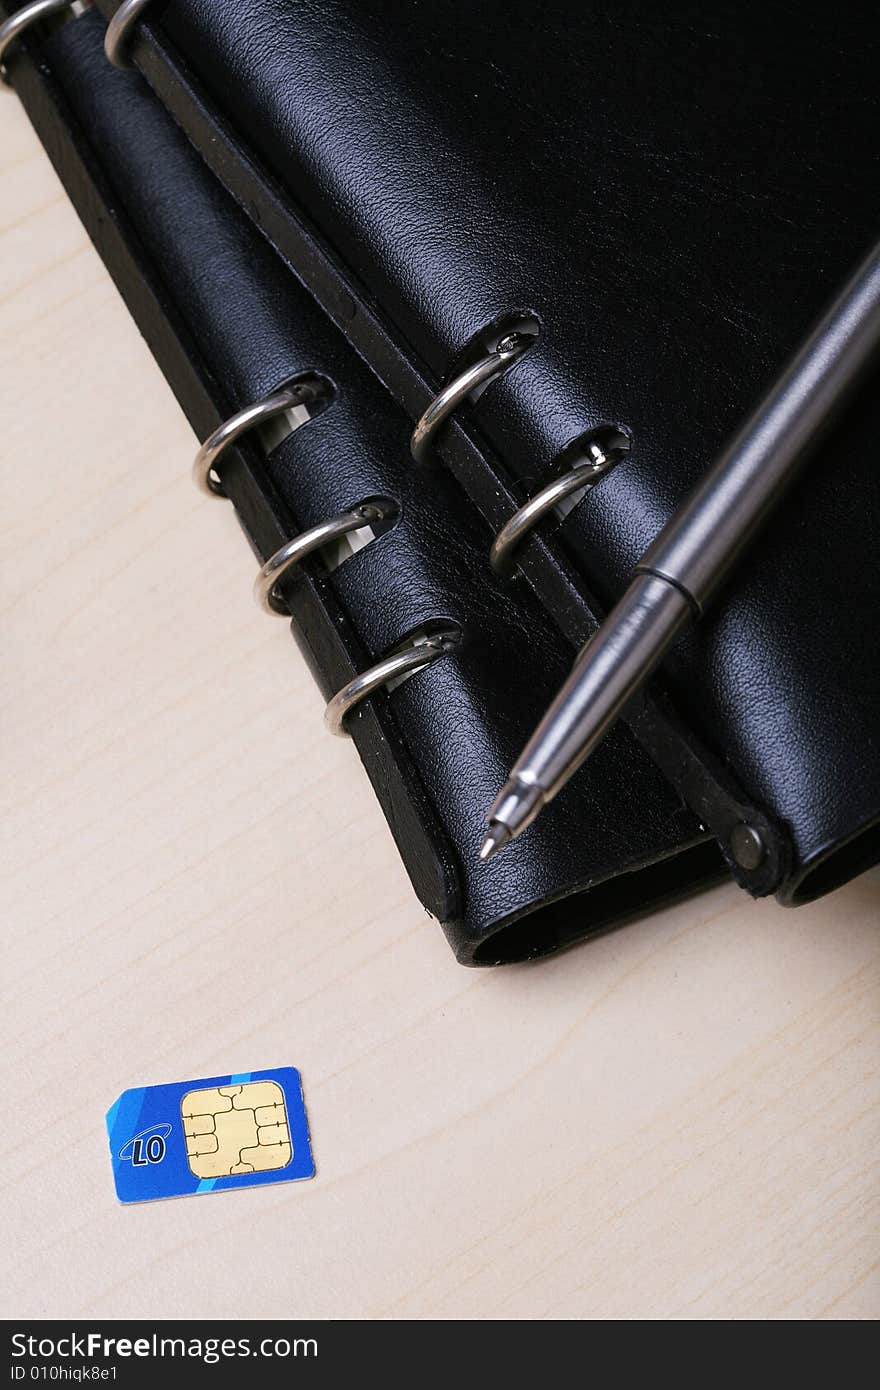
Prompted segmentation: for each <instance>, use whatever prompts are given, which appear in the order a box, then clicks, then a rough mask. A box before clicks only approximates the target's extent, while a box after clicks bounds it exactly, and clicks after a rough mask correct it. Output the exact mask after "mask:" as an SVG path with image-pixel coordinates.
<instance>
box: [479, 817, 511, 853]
mask: <svg viewBox="0 0 880 1390" xmlns="http://www.w3.org/2000/svg"><path fill="white" fill-rule="evenodd" d="M509 839H510V831H509V830H508V829H507V826H506V825H499V823H498V821H495V822H494V823H493V822H492V821H490V822H489V833H488V835H487V836H486V838H485V840H484V841H483V843H482V845H481V846H480V858H481V859H483V860H485V859H491V858H492V855H493V854H497V853H498V851H499V850H500V849H503V848H504V846H505V845H506V844H507V842H508V840H509Z"/></svg>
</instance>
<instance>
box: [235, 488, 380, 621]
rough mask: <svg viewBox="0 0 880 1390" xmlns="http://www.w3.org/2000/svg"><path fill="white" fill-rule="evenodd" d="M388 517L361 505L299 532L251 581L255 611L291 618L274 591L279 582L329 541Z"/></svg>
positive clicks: (369, 504) (370, 504)
mask: <svg viewBox="0 0 880 1390" xmlns="http://www.w3.org/2000/svg"><path fill="white" fill-rule="evenodd" d="M387 516H388V512H387V511H385V510H383V508H382V507H380V506H377V505H376V503H374V502H364V503H362V505H361V506H359V507H353V508H352V510H351V511H350V512H340V513H339V515H338V516H331V517H329V518H328V519H327V520H326V521H320V522H319V523H318V525H317V526H312V527H310V528H309V530H308V531H301V532H300V534H299V535H298V536H294V537H293V538H292V540H289V541H287V543H286V544H285V545H282V546H281V548H280V550H276V551H275V554H274V555H273V556H271V558H270V559H268V560H267V561H266V563H265V565H264V566H263V568H262V569H261V570H260V572H259V574H258V575H257V577H256V579H255V580H254V599H255V600H256V603H257V607H258V608H261V609H262V610H263V612H264V613H272V614H275V615H276V616H278V617H281V618H289V617H290V614H289V612H288V611H287V609H286V608H285V606H284V603H283V601H282V600H281V598H279V596H278V593H277V591H276V587H275V586H276V585H277V583H278V581H279V580H280V579H283V578H284V576H285V575H287V574H289V573H290V571H291V570H292V569H296V568H297V566H298V565H300V564H302V562H303V560H304V559H305V558H306V556H307V555H311V554H312V553H313V552H314V551H316V550H320V549H321V548H322V547H323V546H325V545H327V544H328V543H329V542H330V541H335V540H338V539H339V538H340V537H341V536H347V535H349V533H350V532H352V531H360V530H361V528H362V527H364V526H369V525H370V523H371V522H373V521H384V520H385V518H386V517H387Z"/></svg>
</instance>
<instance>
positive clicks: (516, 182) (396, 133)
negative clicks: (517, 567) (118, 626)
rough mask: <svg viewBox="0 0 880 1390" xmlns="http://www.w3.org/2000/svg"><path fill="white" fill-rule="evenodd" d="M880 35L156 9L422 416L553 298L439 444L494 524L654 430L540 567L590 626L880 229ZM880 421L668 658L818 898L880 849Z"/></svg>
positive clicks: (532, 578)
mask: <svg viewBox="0 0 880 1390" xmlns="http://www.w3.org/2000/svg"><path fill="white" fill-rule="evenodd" d="M99 3H100V6H101V8H102V9H103V10H104V11H105V12H106V13H110V12H112V10H114V9H115V8H116V3H115V0H99ZM878 29H880V20H878V12H877V10H876V7H874V6H867V5H856V6H851V7H846V8H844V9H843V10H842V11H841V10H840V9H839V8H838V9H829V7H828V6H826V5H824V4H822V3H820V0H806V3H805V4H804V5H803V6H801V7H800V8H799V10H798V12H797V14H795V13H794V12H793V11H792V10H791V7H790V6H788V5H787V4H785V3H783V0H746V3H744V4H743V3H739V4H733V3H729V2H728V3H721V2H716V3H715V4H713V5H712V6H711V9H707V7H706V6H705V5H704V4H702V3H697V2H696V0H685V3H682V4H680V5H677V6H675V7H674V9H673V10H672V11H670V12H666V11H664V12H663V14H662V15H660V14H659V13H658V12H657V10H656V7H655V6H652V5H651V4H649V3H648V0H623V3H615V4H613V5H612V4H611V3H610V0H598V3H593V4H590V5H583V4H582V3H580V0H556V3H551V4H549V5H547V6H542V7H535V6H534V5H532V4H526V3H524V0H486V3H485V4H481V5H480V6H476V7H475V6H473V5H468V4H465V3H464V0H432V3H431V4H430V5H429V4H427V3H424V4H422V3H415V0H171V3H168V2H167V0H156V5H155V12H153V7H151V13H150V16H149V19H148V21H147V22H146V23H145V24H144V25H143V26H142V31H141V32H140V33H139V34H138V36H137V37H136V40H135V43H134V45H133V50H132V52H133V56H134V58H135V60H136V61H137V62H138V63H139V64H140V65H141V66H142V67H143V70H144V71H145V72H146V74H147V76H148V77H149V79H150V81H151V82H152V83H153V85H154V86H155V88H156V90H157V91H159V92H160V93H161V95H162V97H163V100H166V101H168V103H169V105H171V106H173V107H174V109H175V115H176V116H177V118H178V119H179V120H180V121H181V122H182V123H183V124H184V125H185V126H186V128H187V129H188V130H189V133H190V135H191V136H192V138H193V139H194V140H195V141H196V142H197V143H199V144H200V147H201V148H202V150H203V153H204V154H205V157H206V158H208V159H209V160H210V162H211V163H212V166H213V167H214V168H215V169H216V170H217V172H218V173H219V174H220V176H221V177H222V178H223V179H224V181H225V182H226V183H227V184H228V186H229V187H231V188H233V189H235V190H236V191H237V192H238V194H239V196H240V197H242V199H243V200H244V193H245V192H246V191H248V192H249V191H251V190H254V189H258V190H259V197H255V199H254V201H253V202H252V203H251V202H248V203H247V206H248V211H249V213H250V215H251V216H252V217H253V218H254V220H255V221H256V223H257V224H258V225H260V226H261V227H262V229H263V230H264V232H266V233H267V234H269V235H270V236H271V237H272V238H273V239H274V240H275V241H276V242H277V244H278V245H279V246H280V247H281V248H282V249H283V251H284V253H285V254H286V255H287V256H288V258H289V259H290V260H291V261H292V262H293V263H294V264H296V265H297V268H298V269H299V270H300V272H301V273H302V274H303V277H304V278H305V279H306V281H307V282H308V283H309V284H310V286H311V287H312V288H313V290H315V292H316V293H319V295H320V297H321V298H322V302H324V303H325V306H326V307H328V309H330V310H331V311H333V310H332V300H333V295H334V294H335V295H336V309H335V311H334V312H335V317H336V318H337V321H342V319H343V318H344V316H345V314H347V315H348V320H349V328H348V329H347V330H346V331H347V333H348V336H349V337H350V338H351V339H352V341H355V342H357V343H358V347H359V350H360V351H361V352H363V353H364V355H365V356H367V358H368V360H370V361H371V364H372V365H373V367H374V369H375V370H376V372H377V374H379V375H380V377H381V378H382V379H383V380H384V381H385V382H386V384H388V385H389V386H390V387H391V389H393V390H394V392H395V394H396V395H397V397H398V399H399V400H401V401H402V402H403V403H404V405H405V406H406V408H407V410H408V411H409V413H410V415H415V414H417V413H418V410H419V409H420V407H421V405H422V404H423V403H424V397H423V396H420V387H419V383H425V385H426V387H427V388H436V386H437V385H438V384H439V383H440V382H441V381H443V380H444V379H445V378H446V377H447V376H448V375H449V373H450V372H451V371H452V370H453V369H454V366H455V364H456V362H457V361H459V360H460V358H461V354H462V353H463V352H464V351H465V349H466V348H467V346H468V344H470V343H471V342H472V341H473V339H474V336H475V335H476V334H478V333H479V332H480V331H481V330H482V329H484V327H485V325H487V324H491V323H494V322H497V321H498V320H499V319H500V318H501V317H503V316H504V315H506V314H508V313H510V312H512V311H522V310H529V311H531V312H533V313H534V314H536V315H537V317H538V318H539V320H540V322H541V325H542V335H541V339H540V342H539V344H538V345H537V346H536V347H534V348H533V349H532V350H531V351H530V352H529V353H528V354H526V356H525V357H523V358H522V359H521V361H520V362H519V363H518V364H517V365H516V366H515V367H514V368H513V369H511V370H510V371H509V372H508V373H507V374H506V375H505V376H504V377H503V378H502V379H501V380H499V381H497V382H496V383H494V384H493V385H492V386H491V387H490V388H489V389H487V390H486V391H485V392H484V393H483V394H482V395H481V396H480V398H479V399H478V400H477V401H476V402H475V403H474V404H473V405H472V406H470V407H469V409H468V410H467V411H466V412H464V413H463V415H462V417H461V421H460V425H459V426H458V427H456V428H453V429H451V430H449V431H448V432H447V434H446V436H445V437H444V439H443V440H442V441H441V443H440V449H439V451H440V453H441V455H442V456H443V457H444V458H445V459H446V460H447V461H448V462H449V463H450V466H451V467H452V468H453V470H454V472H455V475H456V477H457V478H458V479H459V480H460V481H461V482H462V483H463V484H464V485H465V487H466V488H467V490H468V492H469V493H470V495H471V496H472V498H473V499H474V500H475V501H476V503H477V504H478V506H479V507H480V509H481V511H482V512H483V514H484V516H485V517H486V518H487V519H488V521H489V522H490V523H492V524H493V525H497V524H498V523H499V522H500V520H502V519H503V517H504V516H506V515H508V514H509V511H510V510H511V508H512V507H513V506H514V505H515V504H516V502H517V501H518V500H522V499H523V498H524V497H525V496H527V495H528V494H529V493H530V492H531V491H532V490H534V488H535V487H536V486H538V485H539V484H540V481H541V480H542V479H543V478H545V477H546V476H547V474H548V471H549V470H550V469H551V468H552V465H553V461H554V459H556V458H557V456H558V455H559V453H560V451H561V450H562V449H563V448H564V447H565V446H567V445H568V444H569V443H570V442H571V441H572V440H573V439H575V438H576V437H578V436H579V435H581V434H582V433H583V432H584V431H586V430H589V429H591V428H593V427H595V426H597V425H599V424H602V423H606V422H607V423H617V424H619V425H622V426H624V427H625V428H626V429H627V431H628V432H629V434H630V436H631V440H632V447H631V450H630V453H629V454H628V456H627V459H626V461H625V462H624V463H623V464H622V465H621V466H620V467H618V468H617V469H616V470H615V471H614V472H613V473H612V474H611V475H610V476H609V477H608V478H607V479H606V480H604V481H603V483H602V484H601V486H600V487H599V488H598V489H596V490H595V491H594V492H593V493H592V494H591V495H590V496H589V497H588V498H587V499H586V500H585V501H584V502H583V503H582V504H580V505H579V506H578V507H577V508H575V510H574V511H572V512H571V513H570V514H569V515H568V517H567V518H566V519H565V520H564V522H562V524H561V525H559V526H558V527H557V528H556V530H555V532H554V533H553V534H552V535H545V536H544V537H542V538H539V539H537V540H536V541H535V542H533V543H532V544H531V545H530V546H529V548H528V549H529V554H528V555H527V556H526V557H525V564H524V571H525V573H526V575H527V578H528V579H529V582H530V583H531V584H532V585H533V587H534V588H535V590H536V592H537V593H538V594H539V596H540V598H541V600H542V602H543V603H544V605H545V607H546V608H547V610H548V611H549V612H550V613H551V615H552V616H553V618H554V619H555V621H556V622H557V623H558V625H559V626H560V628H561V629H562V630H563V631H565V632H566V633H567V634H568V635H569V636H570V637H574V638H576V636H577V626H578V621H579V619H578V614H582V613H583V612H585V611H586V610H587V609H588V607H589V603H588V598H589V595H591V594H592V595H595V596H596V597H597V599H598V601H599V603H600V604H603V605H607V604H609V603H610V602H611V601H612V600H613V599H614V598H615V597H616V596H617V595H618V594H619V593H620V591H621V590H622V588H623V586H624V584H625V581H626V578H627V576H628V574H629V572H630V571H631V569H632V567H633V565H634V564H635V562H636V561H637V559H638V557H639V556H640V554H641V553H642V551H643V550H644V549H645V548H646V546H647V545H648V543H649V542H650V540H651V539H652V538H653V536H654V535H655V534H656V532H657V531H658V530H659V528H660V527H661V526H662V525H663V523H664V522H665V521H666V519H667V518H668V517H669V515H670V514H671V512H672V511H673V510H674V508H675V507H676V505H678V503H680V501H681V500H682V499H683V498H684V496H685V495H686V494H687V492H688V490H689V489H690V487H691V486H692V485H693V483H694V482H695V480H696V479H697V478H698V477H699V476H700V475H701V473H702V472H703V471H704V470H705V468H706V467H707V466H708V464H709V463H710V461H711V460H712V458H713V457H714V455H715V454H716V452H717V451H718V450H719V448H720V447H721V446H722V445H723V444H724V442H725V440H726V438H727V437H728V436H729V434H730V433H731V432H732V431H733V430H734V428H735V427H736V426H737V424H738V423H739V421H740V420H741V418H742V417H743V416H744V414H745V413H746V412H747V411H748V409H749V408H750V407H751V405H752V404H754V402H755V401H756V399H757V398H758V397H759V396H760V394H761V393H762V391H763V389H764V388H765V386H766V384H767V383H768V381H769V380H770V378H771V377H772V375H773V374H774V373H775V372H776V371H777V370H778V369H779V368H780V367H781V366H782V364H783V363H784V362H785V360H786V359H787V357H788V356H789V355H790V353H791V352H792V350H793V349H794V348H795V346H796V345H797V343H798V341H799V339H800V338H801V337H802V335H803V334H804V333H805V332H806V330H807V329H808V328H809V327H810V325H811V323H812V321H813V320H814V319H815V317H816V316H817V315H818V313H819V312H820V311H821V309H822V308H823V307H824V305H825V303H826V302H827V300H828V299H829V298H830V296H831V295H832V293H833V292H834V291H835V289H836V288H837V286H838V284H839V283H840V282H841V281H842V280H843V279H844V278H845V276H846V275H847V274H848V273H849V271H850V270H851V269H852V267H853V266H854V264H855V262H856V261H857V260H858V259H859V258H860V257H861V255H862V254H863V253H864V252H865V250H866V249H867V247H868V245H869V244H870V242H871V241H872V240H873V239H874V238H875V237H876V235H877V230H878V225H880V216H878V213H880V193H878V188H880V185H878V178H877V174H878V149H880V138H878V137H880V90H878V85H877V82H876V71H877V59H878V47H880V43H878V38H880V34H878ZM194 83H195V84H197V87H198V92H200V93H202V94H203V95H204V96H205V98H206V100H207V102H208V104H209V105H210V106H211V107H212V108H213V109H214V111H215V112H216V113H217V114H218V116H219V118H220V119H221V121H222V123H223V125H221V127H220V130H221V135H222V134H223V131H224V130H225V138H220V139H218V136H217V129H218V127H216V126H211V124H210V121H209V120H208V118H207V117H206V115H205V111H204V110H203V109H201V110H200V109H199V106H198V102H197V101H194V100H193V98H192V92H193V84H194ZM187 88H188V90H189V95H187V94H186V89H187ZM198 92H197V95H198ZM212 141H213V148H211V144H212ZM221 147H222V148H221ZM254 169H257V171H258V173H260V175H261V177H260V178H255V176H254ZM282 212H285V213H286V214H287V217H286V218H285V216H283V215H282ZM297 224H298V225H299V226H300V228H301V227H302V226H306V227H310V228H312V229H317V233H318V236H319V238H320V241H321V244H322V246H323V247H324V248H325V250H324V260H323V261H321V262H320V264H319V261H320V257H317V258H316V255H315V252H314V248H313V246H312V245H311V244H310V243H309V240H308V237H307V236H304V235H303V234H302V233H301V232H298V231H296V225H297ZM334 276H335V277H336V285H335V289H331V287H330V282H331V281H332V280H333V278H334ZM325 282H326V283H325ZM373 322H376V323H377V324H378V329H377V330H376V331H370V332H367V331H366V330H365V329H364V328H363V325H364V324H367V325H369V324H370V323H373ZM383 334H384V338H383V336H382V335H383ZM878 428H880V396H878V392H877V389H876V380H875V381H873V382H872V383H870V384H869V386H868V387H866V389H865V390H864V391H863V392H862V393H861V395H860V396H859V397H858V398H857V399H856V400H855V401H854V402H853V403H852V405H851V407H850V409H849V410H848V412H847V414H846V416H845V418H844V419H843V420H842V421H841V423H840V424H839V425H838V426H837V427H836V428H835V430H834V432H833V434H831V435H829V436H828V437H827V439H826V440H825V442H824V444H823V446H822V452H821V455H820V456H819V457H818V458H816V459H814V460H813V462H812V463H811V464H810V466H809V467H808V470H807V471H806V473H805V474H804V475H803V476H802V479H801V480H800V481H799V482H798V484H797V485H796V487H795V488H794V489H793V491H792V492H791V493H790V494H789V496H788V497H787V498H786V500H785V502H784V504H783V506H782V508H781V509H780V510H779V512H778V513H777V514H776V516H775V517H774V519H773V521H772V523H771V525H770V526H769V528H768V529H767V530H766V531H765V532H764V533H762V534H761V535H759V536H758V537H757V538H756V540H755V543H754V545H753V547H752V549H751V550H750V552H749V554H748V556H747V559H746V561H745V562H744V564H743V565H742V567H741V568H740V570H739V571H738V573H737V576H736V579H735V581H734V582H733V583H730V584H728V586H727V587H726V589H725V590H724V592H723V593H722V594H721V596H720V597H719V599H718V600H716V603H715V606H714V608H713V610H712V612H711V614H710V616H709V618H708V619H707V620H706V621H705V622H703V623H702V624H701V625H700V626H699V628H698V629H697V630H695V631H694V632H692V633H691V634H690V635H689V636H688V637H687V639H686V640H684V641H683V642H682V643H680V644H679V646H678V647H677V648H676V650H675V652H674V654H673V655H672V656H671V657H670V659H669V660H668V662H667V663H666V667H665V671H664V682H665V691H666V693H667V695H668V698H669V699H671V700H672V702H673V703H674V706H675V708H676V710H677V712H678V715H679V717H680V718H681V719H682V720H683V721H684V722H685V724H686V725H687V727H688V728H689V729H690V730H692V731H693V732H694V734H695V735H696V738H697V740H698V742H700V743H702V744H704V745H705V746H707V747H708V749H709V750H710V753H711V754H712V755H713V756H714V758H715V760H716V762H717V766H718V767H719V769H720V770H721V772H722V774H723V773H724V772H729V773H731V774H732V776H733V779H734V783H735V785H738V786H739V787H740V788H742V790H743V793H744V796H745V797H746V798H747V799H748V800H749V801H750V802H751V803H753V804H754V805H756V806H758V807H763V808H765V810H766V811H767V812H768V813H769V815H770V817H771V818H772V820H773V821H774V822H775V823H776V824H777V826H778V827H779V831H780V834H781V835H782V836H783V837H786V838H787V840H788V844H789V852H790V859H789V863H788V865H787V867H786V870H785V873H784V877H783V880H782V882H781V883H780V884H779V885H778V892H779V896H780V898H781V899H782V900H783V901H786V902H797V901H803V900H806V899H808V898H810V897H813V896H816V895H818V894H819V893H822V892H825V891H827V890H828V889H829V888H832V887H834V886H836V885H837V884H838V883H839V882H842V881H844V880H845V879H846V878H848V877H850V876H851V875H852V874H854V873H856V872H858V871H859V870H860V869H861V868H863V867H865V866H866V865H867V864H870V863H873V862H875V861H876V859H877V857H878V854H880V833H878V817H880V758H878V756H877V727H878V716H880V663H878V662H877V659H876V614H877V611H878V606H880V572H878V567H877V566H876V564H874V563H873V556H874V554H875V552H876V547H877V543H878V540H880V496H878V477H877V469H876V459H875V452H876V449H875V442H874V441H875V439H876V437H877V433H878ZM572 569H573V571H574V575H573V577H572ZM585 595H586V597H585ZM586 775H588V773H587V772H582V773H581V774H579V776H586Z"/></svg>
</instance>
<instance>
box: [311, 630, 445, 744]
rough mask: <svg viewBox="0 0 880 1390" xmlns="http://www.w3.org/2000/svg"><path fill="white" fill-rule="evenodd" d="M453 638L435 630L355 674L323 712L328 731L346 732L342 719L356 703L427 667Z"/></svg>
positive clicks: (335, 732)
mask: <svg viewBox="0 0 880 1390" xmlns="http://www.w3.org/2000/svg"><path fill="white" fill-rule="evenodd" d="M454 640H455V639H454V638H453V637H452V636H451V635H450V634H449V633H447V632H438V633H434V634H433V635H432V636H430V637H425V638H421V639H420V640H419V641H417V642H414V643H413V645H412V646H411V647H407V648H406V650H405V651H402V652H392V654H391V656H386V657H383V658H382V660H381V661H377V662H376V665H375V666H370V667H369V668H368V669H367V670H366V671H361V673H360V675H359V676H355V677H354V679H353V680H350V681H349V682H348V684H347V685H344V686H343V687H342V689H341V690H340V691H338V692H337V693H336V694H335V695H334V696H333V699H332V700H331V701H330V703H329V704H328V705H327V708H326V709H325V711H324V723H325V724H326V725H327V728H328V729H329V730H330V732H331V734H345V733H347V732H348V730H347V729H346V728H345V718H346V715H348V714H350V713H351V711H352V710H353V709H354V708H355V706H356V705H359V704H360V703H361V701H362V700H366V699H367V697H368V696H369V695H373V694H375V692H376V691H377V690H381V688H382V687H383V686H384V685H387V684H388V682H389V681H392V680H396V679H397V678H398V677H399V676H405V675H407V674H409V673H411V672H413V671H420V670H421V669H422V667H423V666H429V665H430V664H431V662H432V661H436V660H437V658H438V656H445V655H446V653H447V652H448V651H450V650H451V648H452V646H453V645H454Z"/></svg>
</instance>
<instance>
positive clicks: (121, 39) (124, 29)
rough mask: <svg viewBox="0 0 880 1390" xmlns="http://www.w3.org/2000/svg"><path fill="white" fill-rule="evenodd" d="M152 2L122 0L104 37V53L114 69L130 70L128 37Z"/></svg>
mask: <svg viewBox="0 0 880 1390" xmlns="http://www.w3.org/2000/svg"><path fill="white" fill-rule="evenodd" d="M150 4H152V0H122V4H121V5H120V6H119V9H118V10H117V11H116V13H115V15H114V16H113V18H112V19H111V20H110V23H109V24H108V25H107V33H106V34H105V35H104V52H105V53H106V54H107V57H108V58H109V59H110V62H111V63H112V64H113V66H114V67H115V68H130V67H131V62H130V61H129V59H128V57H127V56H126V52H125V50H126V44H127V40H128V35H129V33H130V32H131V30H132V29H133V28H134V26H135V24H136V23H137V21H138V20H139V19H140V17H141V15H142V14H143V12H144V10H145V9H146V8H147V6H148V5H150Z"/></svg>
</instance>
